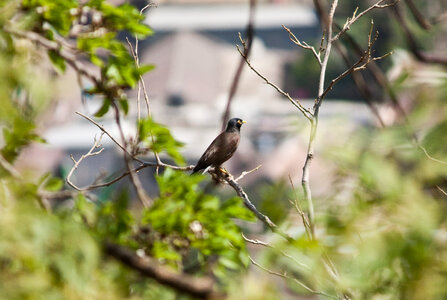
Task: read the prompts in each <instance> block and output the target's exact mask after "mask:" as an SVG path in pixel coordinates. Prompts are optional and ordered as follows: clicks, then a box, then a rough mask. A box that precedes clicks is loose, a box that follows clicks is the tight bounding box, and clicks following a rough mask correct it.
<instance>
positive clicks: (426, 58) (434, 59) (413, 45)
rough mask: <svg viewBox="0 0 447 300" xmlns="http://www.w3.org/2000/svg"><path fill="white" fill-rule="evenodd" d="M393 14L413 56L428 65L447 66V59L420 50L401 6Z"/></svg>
mask: <svg viewBox="0 0 447 300" xmlns="http://www.w3.org/2000/svg"><path fill="white" fill-rule="evenodd" d="M393 13H394V15H395V17H396V20H397V22H398V23H399V25H400V27H401V28H402V30H403V32H404V36H405V39H406V40H407V44H408V47H409V49H410V51H411V52H412V53H413V55H414V56H415V57H416V58H417V59H418V60H420V61H422V62H426V63H434V64H442V65H447V57H442V56H436V55H432V54H427V53H424V52H422V51H421V50H420V47H419V45H418V43H417V41H416V39H415V37H414V35H413V33H412V32H411V30H410V27H409V26H408V24H407V22H406V20H405V18H404V16H403V13H402V11H401V8H400V7H399V5H396V6H394V7H393Z"/></svg>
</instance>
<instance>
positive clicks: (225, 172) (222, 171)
mask: <svg viewBox="0 0 447 300" xmlns="http://www.w3.org/2000/svg"><path fill="white" fill-rule="evenodd" d="M219 171H220V172H221V173H222V174H224V175H227V176H228V175H230V173H229V172H228V171H227V169H225V168H224V167H219Z"/></svg>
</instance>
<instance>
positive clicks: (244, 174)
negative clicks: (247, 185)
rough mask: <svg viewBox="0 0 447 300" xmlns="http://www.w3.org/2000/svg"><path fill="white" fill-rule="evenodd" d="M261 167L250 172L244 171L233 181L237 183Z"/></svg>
mask: <svg viewBox="0 0 447 300" xmlns="http://www.w3.org/2000/svg"><path fill="white" fill-rule="evenodd" d="M261 167H262V165H259V166H257V167H256V168H254V169H251V170H250V171H244V172H242V173H241V175H239V177H238V178H236V179H235V180H234V181H236V182H237V181H239V180H241V179H242V178H244V177H245V176H246V175H248V174H250V173H252V172H254V171H257V170H259V169H260V168H261Z"/></svg>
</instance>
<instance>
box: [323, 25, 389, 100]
mask: <svg viewBox="0 0 447 300" xmlns="http://www.w3.org/2000/svg"><path fill="white" fill-rule="evenodd" d="M377 37H378V32H376V34H375V36H374V38H372V23H371V31H370V33H369V35H368V48H367V49H366V50H365V51H364V52H363V54H362V56H360V58H359V59H358V60H357V62H355V63H354V64H353V65H351V67H349V68H348V69H346V70H345V71H344V72H343V73H341V74H340V75H338V76H337V77H336V78H334V79H332V81H331V82H330V83H329V85H328V86H327V87H326V89H325V90H324V92H323V94H322V95H321V96H320V99H319V102H321V101H322V99H324V97H326V95H327V94H328V93H329V92H330V91H331V90H332V88H333V87H334V85H335V84H336V83H337V82H338V81H340V80H341V79H343V78H344V77H346V76H347V75H349V74H351V73H352V72H356V71H359V70H364V69H366V66H367V65H368V64H369V63H371V62H372V61H377V60H381V59H383V58H385V57H387V56H389V55H391V54H392V52H389V53H387V54H385V55H382V56H379V57H372V56H371V53H372V47H373V45H374V43H375V41H376V40H377Z"/></svg>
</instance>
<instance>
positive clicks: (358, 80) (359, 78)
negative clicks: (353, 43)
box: [334, 43, 385, 127]
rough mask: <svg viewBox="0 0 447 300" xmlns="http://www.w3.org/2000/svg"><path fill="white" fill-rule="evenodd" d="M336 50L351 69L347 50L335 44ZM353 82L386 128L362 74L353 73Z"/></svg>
mask: <svg viewBox="0 0 447 300" xmlns="http://www.w3.org/2000/svg"><path fill="white" fill-rule="evenodd" d="M334 45H335V49H336V50H337V52H338V53H339V54H340V55H341V57H342V58H343V60H344V62H345V65H346V66H347V67H349V66H350V65H351V62H350V61H349V57H348V54H347V53H346V49H345V48H343V47H342V45H341V44H340V43H335V44H334ZM351 76H352V80H353V81H354V84H355V85H356V87H357V89H358V91H359V93H360V94H361V95H362V97H363V99H364V100H365V103H366V105H367V106H368V107H369V109H370V111H371V112H372V114H373V115H374V116H375V117H376V119H377V121H378V122H379V124H380V126H381V127H385V122H384V121H383V119H382V117H381V116H380V113H379V111H378V109H377V107H376V106H375V105H374V103H373V99H372V93H371V91H370V89H369V87H368V85H367V84H366V81H365V78H364V77H363V75H362V73H361V72H352V73H351Z"/></svg>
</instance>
